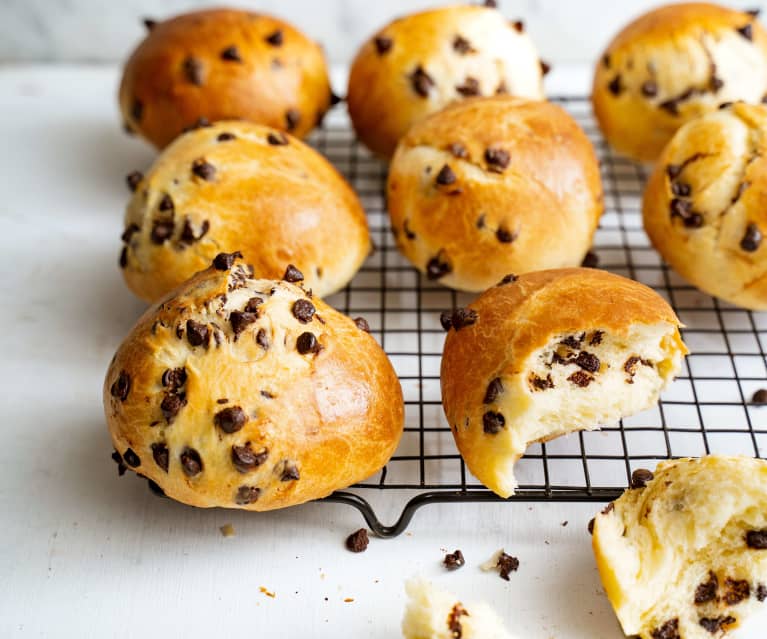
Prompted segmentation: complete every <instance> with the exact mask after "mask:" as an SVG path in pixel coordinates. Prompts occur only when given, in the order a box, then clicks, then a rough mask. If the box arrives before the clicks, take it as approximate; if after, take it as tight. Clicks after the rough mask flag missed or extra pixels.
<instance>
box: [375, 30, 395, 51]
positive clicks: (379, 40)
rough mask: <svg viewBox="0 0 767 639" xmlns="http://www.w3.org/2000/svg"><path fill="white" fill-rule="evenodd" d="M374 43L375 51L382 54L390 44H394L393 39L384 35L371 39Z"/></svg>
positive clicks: (389, 47)
mask: <svg viewBox="0 0 767 639" xmlns="http://www.w3.org/2000/svg"><path fill="white" fill-rule="evenodd" d="M373 42H374V43H375V47H376V51H377V52H378V55H383V54H384V53H386V52H387V51H388V50H389V49H391V47H392V45H393V44H394V40H392V39H391V38H388V37H386V36H380V35H379V36H376V37H375V39H374V40H373Z"/></svg>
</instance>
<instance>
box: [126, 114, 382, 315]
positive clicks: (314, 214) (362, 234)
mask: <svg viewBox="0 0 767 639" xmlns="http://www.w3.org/2000/svg"><path fill="white" fill-rule="evenodd" d="M232 136H233V137H232ZM274 142H278V143H277V144H275V143H274ZM200 160H203V161H204V165H206V166H210V167H212V169H206V170H201V169H200V168H199V167H200V166H202V165H201V164H200ZM196 163H197V164H196ZM195 167H197V168H195ZM164 225H167V226H164ZM125 229H126V233H125V235H124V236H123V237H124V239H127V242H126V244H125V246H126V250H125V252H124V254H123V257H122V258H121V263H122V264H123V265H124V267H123V274H124V276H125V280H126V282H127V284H128V286H129V287H130V288H131V290H133V292H134V293H136V295H138V296H139V297H141V298H142V299H145V300H148V301H155V300H157V299H158V298H159V297H161V296H162V295H164V294H166V293H167V292H168V291H170V290H171V289H173V288H175V287H176V286H178V285H179V284H180V283H181V282H183V281H184V280H186V279H187V278H188V277H190V276H192V275H193V274H194V273H196V272H197V271H199V270H202V269H204V268H206V267H207V266H208V265H209V264H210V262H211V260H212V259H213V258H214V257H215V256H216V254H218V253H219V252H221V251H224V252H234V251H241V252H242V254H243V255H244V257H245V259H246V262H248V263H249V264H252V265H253V266H254V268H255V272H256V275H257V276H258V277H262V278H279V277H281V276H282V275H283V274H284V272H285V267H286V265H287V264H288V263H292V264H294V265H295V266H297V267H298V268H299V269H300V270H301V272H302V273H303V275H304V277H305V280H304V285H305V286H306V287H307V288H310V289H312V290H313V291H314V292H315V293H316V294H317V295H319V296H325V295H329V294H330V293H333V292H335V291H337V290H338V289H340V288H342V287H343V286H345V285H346V284H347V283H348V282H349V280H351V278H352V277H353V276H354V274H355V273H356V272H357V270H358V269H359V267H360V266H361V265H362V262H363V261H364V260H365V258H366V257H367V255H368V253H369V252H370V247H371V242H370V237H369V234H368V228H367V221H366V218H365V212H364V210H363V208H362V205H361V204H360V201H359V199H358V198H357V196H356V194H355V193H354V191H353V190H352V189H351V187H350V186H349V185H348V184H347V183H346V181H345V180H344V179H343V178H342V177H341V175H340V174H339V173H338V172H337V171H336V170H335V169H334V168H333V167H332V166H331V165H330V163H329V162H328V161H327V160H325V158H323V157H322V156H321V155H320V154H319V153H317V152H316V151H314V150H313V149H311V148H310V147H308V146H307V145H306V144H304V143H302V142H301V141H299V140H297V139H296V138H293V137H291V136H289V135H287V134H284V133H281V132H279V131H276V130H274V129H270V128H268V127H264V126H260V125H256V124H251V123H248V122H219V123H217V124H216V125H214V126H210V127H204V128H201V129H197V130H195V131H190V132H189V133H186V134H185V135H183V136H181V137H180V138H178V139H177V140H176V141H175V142H174V143H173V144H172V145H171V146H169V147H168V148H167V149H165V150H164V151H163V153H162V154H161V155H160V157H159V158H158V159H157V160H156V162H155V164H154V166H153V167H152V168H151V170H150V171H149V173H147V175H146V176H145V177H144V178H143V179H142V180H141V181H140V182H139V183H138V185H137V188H136V190H135V192H134V195H133V198H132V199H131V201H130V203H129V204H128V209H127V212H126V215H125ZM131 229H132V230H131Z"/></svg>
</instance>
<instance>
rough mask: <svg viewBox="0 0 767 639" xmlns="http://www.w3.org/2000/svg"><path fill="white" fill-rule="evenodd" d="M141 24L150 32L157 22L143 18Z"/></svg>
mask: <svg viewBox="0 0 767 639" xmlns="http://www.w3.org/2000/svg"><path fill="white" fill-rule="evenodd" d="M142 22H143V23H144V27H145V28H146V30H147V31H151V30H152V29H154V28H155V27H156V26H157V20H152V19H151V18H144V19H143V20H142Z"/></svg>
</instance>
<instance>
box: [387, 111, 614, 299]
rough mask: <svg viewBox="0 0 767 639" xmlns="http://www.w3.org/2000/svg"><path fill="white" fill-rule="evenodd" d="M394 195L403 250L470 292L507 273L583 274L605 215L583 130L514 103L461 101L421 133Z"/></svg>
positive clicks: (406, 146)
mask: <svg viewBox="0 0 767 639" xmlns="http://www.w3.org/2000/svg"><path fill="white" fill-rule="evenodd" d="M456 149H459V151H458V152H457V153H456ZM493 153H496V154H497V158H499V161H497V162H495V163H494V162H492V161H491V160H493V156H492V154H493ZM488 154H490V155H488ZM503 154H506V155H503ZM504 162H506V164H504ZM444 167H447V171H449V176H450V179H449V180H448V181H449V183H447V184H445V183H444V182H445V181H446V180H445V179H443V178H444V175H445V174H444V173H443V172H444V171H445V170H446V169H445V168H444ZM387 195H388V197H387V202H388V208H389V214H390V217H391V223H392V228H393V230H394V233H395V237H396V241H397V246H398V247H399V249H400V251H401V252H402V253H403V254H404V255H405V256H406V257H407V258H408V259H409V260H410V261H411V262H412V263H413V264H414V265H415V266H416V267H417V268H418V269H419V270H421V271H422V272H424V273H426V274H427V276H428V277H430V278H433V279H438V280H439V282H440V283H442V284H444V285H446V286H449V287H451V288H457V289H461V290H466V291H483V290H485V289H487V288H488V287H490V286H492V285H493V284H495V283H496V282H498V280H500V279H501V278H502V277H503V276H504V275H505V274H506V273H517V274H519V273H524V272H528V271H534V270H541V269H547V268H560V267H573V266H579V265H580V264H581V262H582V260H583V257H584V255H585V254H586V253H587V251H588V250H589V248H590V247H591V243H592V239H593V235H594V231H595V230H596V227H597V224H598V222H599V217H600V215H601V214H602V211H603V200H602V185H601V181H600V177H599V164H598V162H597V158H596V155H595V153H594V149H593V147H592V146H591V143H590V142H589V140H588V138H587V137H586V135H585V133H584V132H583V131H582V130H581V128H580V127H579V126H578V124H577V123H576V122H575V121H574V120H573V119H572V117H570V115H568V114H567V112H566V111H564V110H563V109H562V108H560V107H559V106H556V105H554V104H551V103H549V102H541V101H529V100H523V99H519V98H513V97H510V96H495V97H487V98H474V99H471V100H466V101H464V102H459V103H456V104H453V105H451V106H449V107H447V108H446V109H444V110H443V111H441V112H439V113H436V114H433V115H431V116H429V117H428V118H426V119H425V120H422V121H421V122H419V123H417V124H415V125H414V126H413V127H412V128H411V129H410V131H408V133H407V134H406V135H405V136H404V137H403V138H402V140H401V141H400V143H399V145H398V147H397V152H396V153H395V155H394V158H393V160H392V163H391V166H390V168H389V181H388V185H387ZM435 260H436V261H437V262H439V263H442V264H446V265H447V268H446V269H444V270H443V271H444V272H439V271H435V270H434V262H435Z"/></svg>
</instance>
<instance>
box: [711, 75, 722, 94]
mask: <svg viewBox="0 0 767 639" xmlns="http://www.w3.org/2000/svg"><path fill="white" fill-rule="evenodd" d="M723 86H724V80H722V79H721V78H717V77H716V76H715V75H712V76H711V79H710V80H709V81H708V87H709V89H711V91H712V92H714V93H716V92H717V91H719V89H721V88H722V87H723Z"/></svg>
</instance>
